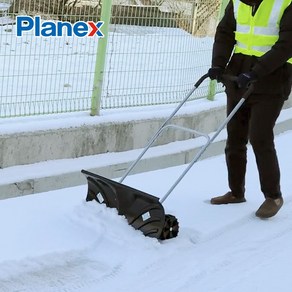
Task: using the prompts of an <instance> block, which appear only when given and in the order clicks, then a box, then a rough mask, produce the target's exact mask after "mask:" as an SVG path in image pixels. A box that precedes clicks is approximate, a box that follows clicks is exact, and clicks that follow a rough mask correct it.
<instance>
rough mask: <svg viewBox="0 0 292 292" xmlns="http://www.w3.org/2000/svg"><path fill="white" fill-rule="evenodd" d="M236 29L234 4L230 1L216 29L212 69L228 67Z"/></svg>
mask: <svg viewBox="0 0 292 292" xmlns="http://www.w3.org/2000/svg"><path fill="white" fill-rule="evenodd" d="M235 29H236V22H235V18H234V13H233V2H232V0H230V2H229V3H228V5H227V7H226V10H225V14H224V16H223V18H222V20H221V21H220V22H219V24H218V26H217V29H216V34H215V38H214V44H213V52H212V67H221V68H225V67H226V65H227V63H228V61H229V59H230V56H231V54H232V51H233V49H234V45H235V35H234V31H235Z"/></svg>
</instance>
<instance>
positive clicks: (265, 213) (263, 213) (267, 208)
mask: <svg viewBox="0 0 292 292" xmlns="http://www.w3.org/2000/svg"><path fill="white" fill-rule="evenodd" d="M283 203H284V201H283V198H282V197H279V198H276V199H272V198H269V197H267V198H266V200H265V201H264V202H263V203H262V205H261V206H260V207H259V209H258V210H257V211H256V213H255V215H256V216H257V217H259V218H270V217H273V216H275V215H276V214H277V213H278V211H279V210H280V209H281V207H282V206H283Z"/></svg>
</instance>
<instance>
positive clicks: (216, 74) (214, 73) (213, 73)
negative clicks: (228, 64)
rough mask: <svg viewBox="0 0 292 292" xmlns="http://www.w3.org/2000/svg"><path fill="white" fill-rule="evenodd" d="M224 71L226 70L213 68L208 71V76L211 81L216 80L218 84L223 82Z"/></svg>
mask: <svg viewBox="0 0 292 292" xmlns="http://www.w3.org/2000/svg"><path fill="white" fill-rule="evenodd" d="M224 71H225V69H223V68H221V67H212V68H210V69H209V71H208V76H209V78H210V79H211V80H214V79H216V80H217V81H218V82H221V81H222V75H223V73H224Z"/></svg>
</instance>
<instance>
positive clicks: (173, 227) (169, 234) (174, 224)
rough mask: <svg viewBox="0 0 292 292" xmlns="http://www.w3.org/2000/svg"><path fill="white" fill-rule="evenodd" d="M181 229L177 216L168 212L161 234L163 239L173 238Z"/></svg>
mask: <svg viewBox="0 0 292 292" xmlns="http://www.w3.org/2000/svg"><path fill="white" fill-rule="evenodd" d="M178 230H179V224H178V220H177V218H176V217H175V216H173V215H170V214H166V215H165V221H164V226H163V228H162V232H161V235H160V238H159V239H161V240H165V239H171V238H174V237H177V235H178Z"/></svg>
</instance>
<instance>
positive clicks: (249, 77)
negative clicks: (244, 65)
mask: <svg viewBox="0 0 292 292" xmlns="http://www.w3.org/2000/svg"><path fill="white" fill-rule="evenodd" d="M257 79H258V76H257V74H256V73H255V72H254V71H250V72H246V73H241V74H239V75H238V78H237V85H238V88H248V87H249V86H250V85H251V83H253V82H256V81H257Z"/></svg>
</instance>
